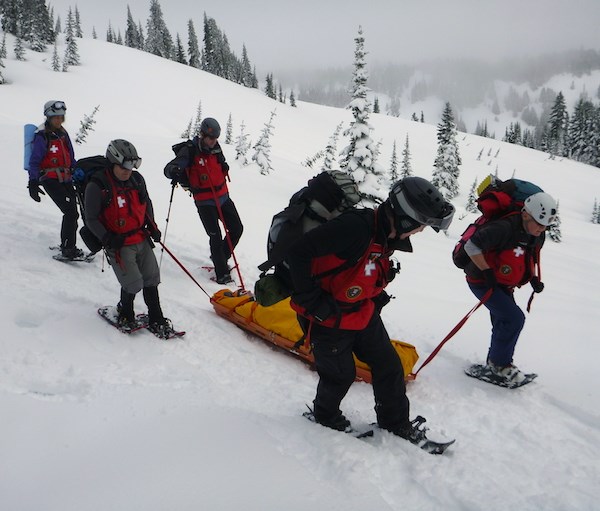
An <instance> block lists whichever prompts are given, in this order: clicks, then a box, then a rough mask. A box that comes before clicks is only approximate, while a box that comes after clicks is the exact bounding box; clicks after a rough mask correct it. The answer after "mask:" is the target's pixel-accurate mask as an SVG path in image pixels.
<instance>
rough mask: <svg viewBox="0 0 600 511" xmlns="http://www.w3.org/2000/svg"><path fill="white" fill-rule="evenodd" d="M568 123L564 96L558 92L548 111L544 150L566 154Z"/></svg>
mask: <svg viewBox="0 0 600 511" xmlns="http://www.w3.org/2000/svg"><path fill="white" fill-rule="evenodd" d="M568 123H569V117H568V114H567V107H566V105H565V97H564V96H563V93H562V92H559V93H558V95H557V96H556V100H555V101H554V106H553V107H552V110H551V111H550V117H549V118H548V130H547V134H546V151H547V152H549V153H550V154H551V155H552V156H567V131H568Z"/></svg>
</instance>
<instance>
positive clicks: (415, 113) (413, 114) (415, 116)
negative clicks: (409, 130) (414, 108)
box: [410, 112, 419, 122]
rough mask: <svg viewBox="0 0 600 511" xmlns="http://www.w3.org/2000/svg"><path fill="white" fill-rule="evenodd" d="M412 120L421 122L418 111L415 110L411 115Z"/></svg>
mask: <svg viewBox="0 0 600 511" xmlns="http://www.w3.org/2000/svg"><path fill="white" fill-rule="evenodd" d="M410 120H411V121H415V122H419V118H418V117H417V112H413V113H412V115H411V116H410Z"/></svg>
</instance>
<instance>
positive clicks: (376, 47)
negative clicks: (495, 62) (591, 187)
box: [48, 0, 600, 74]
mask: <svg viewBox="0 0 600 511" xmlns="http://www.w3.org/2000/svg"><path fill="white" fill-rule="evenodd" d="M48 1H49V0H48ZM127 3H129V5H130V8H131V11H132V15H133V18H134V20H135V21H136V22H137V21H138V20H139V21H141V22H142V26H143V27H144V29H145V28H146V20H147V19H148V15H149V6H150V0H130V1H129V2H127V1H125V2H124V1H123V0H102V1H98V0H53V1H49V4H50V5H53V6H54V9H55V14H60V15H61V18H62V20H63V22H64V20H65V19H66V12H67V9H68V6H69V5H72V6H74V5H75V4H77V6H78V8H79V12H80V14H81V19H82V24H83V28H84V31H85V32H86V35H89V34H90V33H91V27H92V25H93V26H95V27H96V32H97V34H98V37H100V38H104V37H105V36H106V28H107V27H108V21H109V19H110V20H111V22H112V26H113V28H115V29H118V28H120V29H121V30H122V33H124V30H125V26H126V19H127V17H126V14H127V7H126V5H127ZM160 4H161V7H162V11H163V14H164V18H165V21H166V23H167V26H168V28H169V30H170V31H171V35H172V36H173V38H175V35H176V33H177V32H179V33H180V36H181V38H182V41H183V42H184V44H185V45H186V47H187V20H188V19H190V18H191V19H192V20H193V21H194V25H195V28H196V33H197V35H198V37H199V38H201V37H202V33H203V32H202V26H203V25H202V21H203V14H204V12H205V11H206V13H207V15H208V16H210V17H213V18H215V20H216V22H217V25H218V26H219V27H220V28H221V29H222V30H223V31H224V32H225V34H226V35H227V37H228V39H229V42H230V45H231V48H232V49H233V51H235V52H236V53H237V54H238V55H241V49H242V43H245V44H246V48H247V50H248V53H249V56H250V60H251V62H252V63H253V64H255V65H256V66H257V70H258V72H259V73H260V74H262V73H263V72H267V71H275V72H276V71H277V70H283V69H290V68H294V67H295V68H297V67H299V66H300V67H302V66H309V67H311V68H312V67H324V66H336V65H347V64H351V63H352V61H353V51H354V37H355V36H356V33H357V29H358V26H359V25H362V27H363V31H364V36H365V49H366V50H367V51H368V52H369V56H368V57H367V62H370V63H374V62H387V61H391V62H397V63H411V62H415V61H419V60H422V59H430V58H436V57H455V56H459V57H475V58H484V57H506V56H515V55H518V54H520V53H522V52H525V53H527V54H538V53H542V52H547V51H553V50H560V49H570V48H579V47H584V48H594V49H600V26H599V25H600V0H364V1H356V0H304V1H298V2H289V1H287V0H254V1H253V0H217V1H214V2H202V1H199V0H160Z"/></svg>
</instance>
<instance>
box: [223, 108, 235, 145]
mask: <svg viewBox="0 0 600 511" xmlns="http://www.w3.org/2000/svg"><path fill="white" fill-rule="evenodd" d="M232 137H233V119H232V118H231V112H230V113H229V118H228V119H227V128H225V143H226V144H231V141H232Z"/></svg>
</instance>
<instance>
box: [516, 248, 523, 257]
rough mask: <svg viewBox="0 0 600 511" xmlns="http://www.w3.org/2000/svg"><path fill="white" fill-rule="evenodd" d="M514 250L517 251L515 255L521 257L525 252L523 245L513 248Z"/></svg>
mask: <svg viewBox="0 0 600 511" xmlns="http://www.w3.org/2000/svg"><path fill="white" fill-rule="evenodd" d="M513 252H514V253H515V257H521V256H522V255H523V254H524V253H525V250H523V249H522V248H521V247H517V248H515V249H514V250H513Z"/></svg>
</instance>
